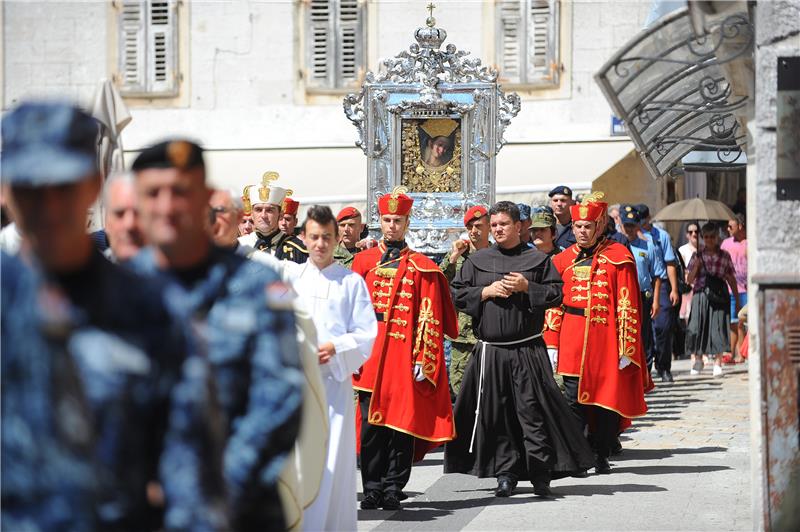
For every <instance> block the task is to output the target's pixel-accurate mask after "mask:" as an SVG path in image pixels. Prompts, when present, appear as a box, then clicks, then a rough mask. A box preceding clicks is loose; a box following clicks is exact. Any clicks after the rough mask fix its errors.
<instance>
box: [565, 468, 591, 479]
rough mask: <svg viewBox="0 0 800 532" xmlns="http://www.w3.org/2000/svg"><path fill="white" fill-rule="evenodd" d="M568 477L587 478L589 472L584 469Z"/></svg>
mask: <svg viewBox="0 0 800 532" xmlns="http://www.w3.org/2000/svg"><path fill="white" fill-rule="evenodd" d="M570 476H571V477H572V478H589V472H588V471H587V470H585V469H581V470H580V471H575V472H574V473H572V474H571V475H570Z"/></svg>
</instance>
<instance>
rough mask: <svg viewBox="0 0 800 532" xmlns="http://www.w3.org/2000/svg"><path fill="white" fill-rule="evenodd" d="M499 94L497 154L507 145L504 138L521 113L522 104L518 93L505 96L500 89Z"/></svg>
mask: <svg viewBox="0 0 800 532" xmlns="http://www.w3.org/2000/svg"><path fill="white" fill-rule="evenodd" d="M497 92H498V96H499V97H498V99H497V100H498V105H497V118H498V124H497V125H498V127H497V147H496V148H495V151H496V152H499V151H500V148H502V147H503V145H504V144H505V143H506V139H505V138H504V134H505V132H506V128H507V127H508V125H509V124H510V123H511V119H512V118H514V117H515V116H517V114H518V113H519V110H520V107H521V105H522V104H521V102H520V99H519V95H518V94H517V93H516V92H512V93H510V94H503V93H502V92H501V91H500V89H498V90H497Z"/></svg>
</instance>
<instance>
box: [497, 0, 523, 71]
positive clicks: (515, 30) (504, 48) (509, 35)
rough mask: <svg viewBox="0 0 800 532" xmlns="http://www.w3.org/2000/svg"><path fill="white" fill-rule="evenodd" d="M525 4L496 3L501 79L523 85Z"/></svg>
mask: <svg viewBox="0 0 800 532" xmlns="http://www.w3.org/2000/svg"><path fill="white" fill-rule="evenodd" d="M524 4H525V1H524V0H523V1H522V2H520V0H498V1H497V3H496V9H497V11H496V20H497V34H496V37H497V38H496V41H495V50H496V54H495V55H496V63H497V66H498V68H499V70H500V77H501V79H503V80H505V81H508V82H510V83H521V82H522V81H523V80H524V61H523V60H522V55H523V54H522V52H523V50H524V47H523V46H522V45H521V43H523V42H524V39H525V23H524V19H523V17H522V11H521V10H522V7H523V6H524Z"/></svg>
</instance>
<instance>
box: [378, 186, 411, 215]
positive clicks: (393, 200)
mask: <svg viewBox="0 0 800 532" xmlns="http://www.w3.org/2000/svg"><path fill="white" fill-rule="evenodd" d="M406 192H408V189H407V188H406V187H395V189H394V190H392V192H391V193H390V194H384V195H383V196H381V197H380V198H378V212H380V213H381V215H383V214H397V215H399V216H407V215H408V213H410V212H411V206H412V205H414V200H413V199H411V198H410V197H409V196H407V195H406Z"/></svg>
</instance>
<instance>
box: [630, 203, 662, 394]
mask: <svg viewBox="0 0 800 532" xmlns="http://www.w3.org/2000/svg"><path fill="white" fill-rule="evenodd" d="M620 218H621V219H622V230H623V231H624V233H625V236H626V237H627V240H628V244H629V246H630V250H631V253H632V254H633V258H634V260H635V261H636V273H637V276H638V278H639V291H640V293H641V299H642V326H641V331H642V341H643V343H644V349H645V353H646V354H647V364H648V366H649V365H650V364H652V363H653V357H654V355H655V351H654V350H653V324H652V320H653V319H654V318H655V317H656V316H657V315H658V313H659V304H658V303H659V302H658V300H659V295H660V294H659V288H661V276H662V275H664V273H665V269H664V262H663V261H662V260H661V257H660V256H659V254H658V252H657V251H656V248H655V246H654V245H653V243H652V242H651V241H650V240H647V239H644V238H640V237H639V229H640V227H641V226H640V224H641V218H640V216H639V213H638V211H636V209H634V208H633V207H632V206H630V205H621V206H620ZM670 377H671V375H670ZM662 380H663V381H664V382H667V378H666V377H664V378H663V379H662ZM670 382H671V381H670Z"/></svg>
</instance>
